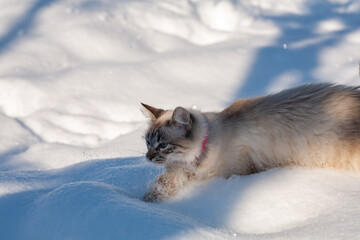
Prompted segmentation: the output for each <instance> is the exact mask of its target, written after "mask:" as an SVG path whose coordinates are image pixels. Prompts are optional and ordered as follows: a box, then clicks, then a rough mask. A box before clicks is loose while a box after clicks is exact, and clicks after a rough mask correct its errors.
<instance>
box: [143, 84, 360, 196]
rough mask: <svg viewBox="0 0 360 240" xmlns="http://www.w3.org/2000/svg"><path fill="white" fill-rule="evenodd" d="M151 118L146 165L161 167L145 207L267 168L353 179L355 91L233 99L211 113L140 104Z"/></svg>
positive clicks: (359, 125) (356, 162) (357, 146)
mask: <svg viewBox="0 0 360 240" xmlns="http://www.w3.org/2000/svg"><path fill="white" fill-rule="evenodd" d="M143 106H144V107H145V109H146V110H147V111H148V113H149V115H150V116H151V123H150V127H149V130H148V131H147V133H146V143H147V147H148V152H147V154H146V157H147V159H148V160H149V161H151V162H153V163H157V164H163V165H164V166H165V169H166V170H165V171H164V173H162V174H161V175H160V177H159V178H158V179H157V180H156V182H155V184H154V185H153V186H152V187H151V189H150V191H149V192H148V193H147V194H145V196H144V197H143V199H144V200H145V201H161V200H163V199H166V198H168V197H171V196H173V195H175V194H176V193H177V192H178V191H179V190H180V189H181V188H183V187H184V186H185V185H187V184H188V183H189V182H191V181H202V180H207V179H209V178H213V177H225V178H228V177H230V176H231V175H233V174H238V175H246V174H251V173H257V172H260V171H264V170H266V169H269V168H274V167H282V166H304V167H323V168H337V169H342V170H348V171H360V90H359V88H357V87H346V86H341V85H331V84H310V85H304V86H300V87H297V88H292V89H289V90H285V91H282V92H280V93H278V94H274V95H269V96H265V97H259V98H252V99H240V100H238V101H236V102H235V103H233V104H232V105H231V106H229V107H228V108H225V109H224V110H223V111H221V112H219V113H202V112H199V111H195V110H190V109H184V108H182V107H177V108H176V109H175V110H162V109H157V108H154V107H151V106H148V105H146V104H143Z"/></svg>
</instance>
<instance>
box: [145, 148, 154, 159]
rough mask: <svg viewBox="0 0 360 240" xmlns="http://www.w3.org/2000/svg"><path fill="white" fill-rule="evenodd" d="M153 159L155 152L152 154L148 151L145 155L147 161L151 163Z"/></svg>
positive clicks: (151, 151)
mask: <svg viewBox="0 0 360 240" xmlns="http://www.w3.org/2000/svg"><path fill="white" fill-rule="evenodd" d="M154 157H155V152H154V151H153V150H149V151H148V152H147V153H146V158H147V159H148V160H149V161H152V160H153V158H154Z"/></svg>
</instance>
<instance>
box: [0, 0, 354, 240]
mask: <svg viewBox="0 0 360 240" xmlns="http://www.w3.org/2000/svg"><path fill="white" fill-rule="evenodd" d="M359 23H360V4H359V2H358V1H352V0H315V1H308V0H296V1H286V0H271V1H269V0H250V1H231V0H221V1H218V0H190V1H189V0H165V1H160V0H137V1H127V0H124V1H110V0H62V1H60V0H27V1H25V0H13V1H6V0H0V239H37V240H38V239H326V240H328V239H357V238H358V237H359V236H360V221H359V216H360V206H359V204H358V202H359V199H360V175H359V174H357V173H348V172H340V171H335V170H325V169H301V168H284V169H272V170H269V171H266V172H262V173H259V174H255V175H250V176H233V177H231V178H230V179H213V180H211V181H209V182H206V183H199V184H194V185H191V186H189V187H188V188H186V189H184V190H183V191H181V192H180V193H179V194H178V195H177V196H175V197H174V198H172V199H170V200H168V201H166V202H163V203H157V204H153V203H145V202H142V201H141V200H140V197H141V196H142V195H143V194H144V193H145V192H146V190H147V189H148V187H149V186H150V184H151V183H152V182H153V181H154V179H155V178H156V176H157V175H158V174H159V173H160V172H161V171H162V169H160V168H157V167H155V166H153V165H151V164H150V163H148V162H147V161H146V160H145V158H144V153H145V152H146V148H145V144H144V141H143V137H142V136H143V134H144V131H145V129H146V118H145V117H144V116H143V115H142V113H141V111H140V102H144V103H147V104H150V105H155V106H158V107H163V108H174V107H176V106H178V105H181V106H185V107H191V106H196V107H197V108H199V109H202V110H204V111H214V110H221V109H222V108H223V107H225V106H226V105H227V104H229V103H231V102H233V101H234V100H236V99H237V98H240V97H248V96H256V95H261V94H266V93H273V92H276V91H279V90H281V89H284V88H288V87H292V86H295V85H298V84H301V83H305V82H319V81H330V82H335V83H344V84H350V85H358V84H359V83H360V78H359V66H358V64H359V62H360V51H359V49H360V40H359V39H360V25H359Z"/></svg>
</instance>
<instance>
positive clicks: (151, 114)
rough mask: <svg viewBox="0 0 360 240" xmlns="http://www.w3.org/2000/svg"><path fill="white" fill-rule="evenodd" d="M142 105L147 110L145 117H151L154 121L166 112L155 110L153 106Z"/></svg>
mask: <svg viewBox="0 0 360 240" xmlns="http://www.w3.org/2000/svg"><path fill="white" fill-rule="evenodd" d="M141 105H143V107H144V109H145V112H144V111H143V112H144V113H145V115H146V116H148V117H150V118H151V119H152V120H155V119H157V118H158V117H160V116H161V114H162V113H163V112H164V110H163V109H159V108H154V107H152V106H149V105H147V104H145V103H141Z"/></svg>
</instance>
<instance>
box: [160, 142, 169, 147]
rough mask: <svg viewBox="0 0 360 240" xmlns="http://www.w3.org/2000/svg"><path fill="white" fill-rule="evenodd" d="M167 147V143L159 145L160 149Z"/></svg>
mask: <svg viewBox="0 0 360 240" xmlns="http://www.w3.org/2000/svg"><path fill="white" fill-rule="evenodd" d="M167 145H168V144H167V143H160V147H161V148H166V147H167Z"/></svg>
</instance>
